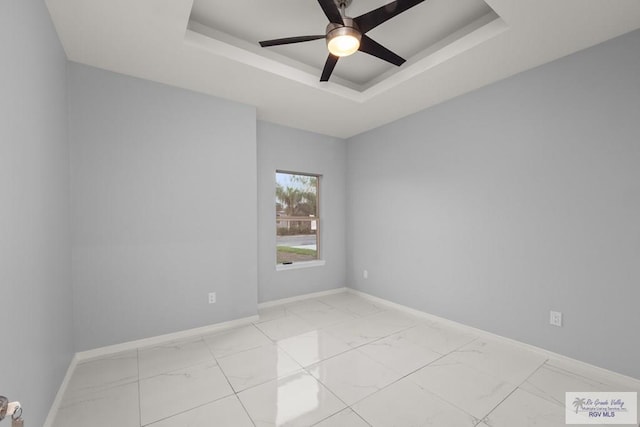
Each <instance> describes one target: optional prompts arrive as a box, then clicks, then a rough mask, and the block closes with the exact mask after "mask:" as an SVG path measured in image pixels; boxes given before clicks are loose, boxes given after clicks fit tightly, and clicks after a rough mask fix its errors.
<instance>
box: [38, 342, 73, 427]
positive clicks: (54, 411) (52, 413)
mask: <svg viewBox="0 0 640 427" xmlns="http://www.w3.org/2000/svg"><path fill="white" fill-rule="evenodd" d="M77 364H78V355H77V354H74V355H73V357H72V358H71V362H70V363H69V367H68V368H67V373H66V374H65V376H64V379H63V380H62V384H60V388H58V393H56V398H55V399H53V403H52V404H51V408H50V409H49V413H48V414H47V419H46V420H44V424H43V427H51V426H53V421H54V420H55V419H56V415H58V408H60V404H61V403H62V397H63V396H64V394H65V392H66V391H67V387H68V386H69V381H70V380H71V376H72V375H73V371H75V369H76V365H77Z"/></svg>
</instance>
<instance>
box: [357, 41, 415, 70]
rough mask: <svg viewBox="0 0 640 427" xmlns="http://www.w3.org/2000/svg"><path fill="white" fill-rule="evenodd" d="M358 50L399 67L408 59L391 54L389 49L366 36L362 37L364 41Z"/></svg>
mask: <svg viewBox="0 0 640 427" xmlns="http://www.w3.org/2000/svg"><path fill="white" fill-rule="evenodd" d="M358 50H359V51H360V52H364V53H368V54H369V55H372V56H375V57H376V58H380V59H383V60H385V61H387V62H390V63H392V64H393V65H397V66H398V67H399V66H401V65H402V64H404V63H405V62H406V59H404V58H402V57H400V56H398V55H396V54H395V53H393V52H391V51H390V50H389V49H387V48H386V47H384V46H382V45H381V44H380V43H378V42H376V41H375V40H373V39H372V38H371V37H369V36H367V35H365V34H363V35H362V40H360V49H358Z"/></svg>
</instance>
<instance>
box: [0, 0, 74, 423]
mask: <svg viewBox="0 0 640 427" xmlns="http://www.w3.org/2000/svg"><path fill="white" fill-rule="evenodd" d="M0 52H1V55H2V66H1V67H0V94H1V95H0V117H1V119H0V120H1V124H0V206H1V207H0V296H1V297H0V299H1V300H2V309H1V310H0V325H2V332H1V335H2V350H1V351H0V367H2V372H1V373H0V394H2V395H6V396H7V397H9V398H10V399H16V400H20V401H21V402H22V404H23V405H24V407H25V417H26V419H27V420H28V421H27V424H28V425H33V426H37V425H42V423H43V422H44V419H45V416H46V414H47V412H48V410H49V407H50V405H51V402H52V401H53V398H54V396H55V393H56V392H57V390H58V387H59V385H60V382H61V381H62V378H63V376H64V374H65V372H66V369H67V367H68V366H69V361H70V360H71V355H72V351H73V342H72V335H71V332H72V310H71V274H70V266H71V262H70V241H69V226H68V224H69V161H68V146H67V115H66V80H65V72H66V59H65V55H64V52H63V50H62V47H61V46H60V43H59V42H58V37H57V35H56V33H55V31H54V29H53V25H52V24H51V20H50V18H49V14H48V12H47V9H46V7H45V5H44V2H42V1H38V0H21V1H2V2H0ZM4 423H5V424H6V423H7V421H6V420H5V421H4ZM9 424H10V422H9Z"/></svg>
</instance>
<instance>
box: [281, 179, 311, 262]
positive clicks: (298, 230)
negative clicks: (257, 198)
mask: <svg viewBox="0 0 640 427" xmlns="http://www.w3.org/2000/svg"><path fill="white" fill-rule="evenodd" d="M318 181H319V177H318V176H316V175H305V174H296V173H290V172H280V171H278V172H276V230H277V233H276V249H277V263H278V264H288V263H293V262H300V261H312V260H316V259H318V253H319V241H320V239H319V238H318V237H319V232H320V218H319V215H318V184H319V183H318Z"/></svg>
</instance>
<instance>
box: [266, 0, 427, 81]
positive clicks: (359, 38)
mask: <svg viewBox="0 0 640 427" xmlns="http://www.w3.org/2000/svg"><path fill="white" fill-rule="evenodd" d="M423 1H424V0H396V1H393V2H391V3H389V4H387V5H384V6H382V7H379V8H377V9H374V10H372V11H370V12H367V13H365V14H363V15H360V16H358V17H357V18H350V17H348V16H346V13H345V9H346V8H347V7H348V6H349V5H350V4H351V2H352V0H318V3H320V7H321V8H322V10H323V11H324V14H325V15H327V18H328V19H329V25H327V29H326V31H325V34H322V35H312V36H298V37H286V38H283V39H274V40H265V41H261V42H260V46H262V47H269V46H278V45H283V44H291V43H301V42H308V41H312V40H319V39H326V40H327V49H328V50H329V57H328V58H327V61H326V62H325V64H324V69H323V70H322V76H321V77H320V81H321V82H326V81H328V80H329V77H331V73H333V69H334V68H335V66H336V64H337V63H338V59H339V58H340V57H341V56H349V55H352V54H354V53H356V52H357V51H360V52H364V53H368V54H369V55H372V56H375V57H376V58H380V59H382V60H385V61H387V62H390V63H392V64H393V65H397V66H398V67H399V66H400V65H402V64H403V63H404V62H405V59H403V58H401V57H400V56H398V55H397V54H395V53H393V52H392V51H390V50H389V49H387V48H386V47H384V46H382V45H381V44H379V43H377V42H376V41H374V40H373V39H372V38H371V37H369V36H367V35H366V33H367V32H368V31H371V30H372V29H374V28H375V27H377V26H378V25H380V24H382V23H384V22H386V21H388V20H389V19H391V18H393V17H394V16H397V15H399V14H401V13H402V12H404V11H406V10H408V9H410V8H412V7H413V6H416V5H417V4H419V3H422V2H423Z"/></svg>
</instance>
